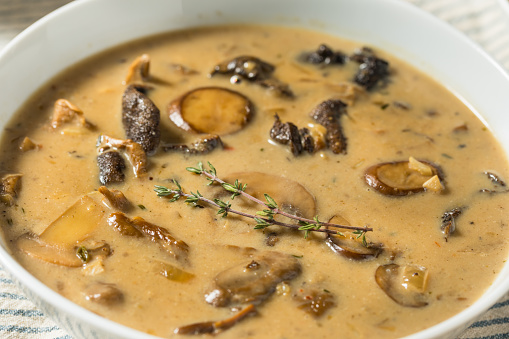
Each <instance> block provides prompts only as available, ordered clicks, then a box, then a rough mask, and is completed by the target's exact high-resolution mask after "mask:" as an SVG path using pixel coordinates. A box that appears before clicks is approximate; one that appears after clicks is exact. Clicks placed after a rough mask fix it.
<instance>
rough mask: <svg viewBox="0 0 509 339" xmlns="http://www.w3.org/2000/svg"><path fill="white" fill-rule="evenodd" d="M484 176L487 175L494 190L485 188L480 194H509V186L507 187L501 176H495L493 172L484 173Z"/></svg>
mask: <svg viewBox="0 0 509 339" xmlns="http://www.w3.org/2000/svg"><path fill="white" fill-rule="evenodd" d="M484 174H486V176H487V177H488V179H489V180H490V181H491V183H492V184H493V187H494V188H493V189H490V188H483V189H481V190H480V192H482V193H490V194H494V193H504V192H509V189H508V188H507V185H506V183H505V181H504V180H502V178H500V176H499V175H497V174H495V173H493V172H488V171H486V172H484Z"/></svg>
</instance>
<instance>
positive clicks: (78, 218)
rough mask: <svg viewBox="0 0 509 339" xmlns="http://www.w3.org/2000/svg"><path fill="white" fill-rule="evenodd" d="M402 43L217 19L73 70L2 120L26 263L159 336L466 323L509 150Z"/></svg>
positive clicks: (501, 223)
mask: <svg viewBox="0 0 509 339" xmlns="http://www.w3.org/2000/svg"><path fill="white" fill-rule="evenodd" d="M388 52H389V53H390V51H388ZM388 52H386V51H383V50H380V49H378V48H372V47H371V46H364V45H362V44H360V43H355V42H350V41H345V40H342V39H339V38H337V37H333V36H328V35H324V34H322V33H318V32H312V31H305V30H300V29H290V28H281V27H263V26H228V27H213V28H211V27H209V28H203V29H193V30H187V31H181V32H174V33H170V34H166V35H161V36H156V37H152V38H147V39H144V40H141V41H135V42H132V43H130V44H127V45H124V46H120V47H118V48H115V49H112V50H109V51H106V52H104V53H102V54H100V55H97V56H95V57H93V58H90V59H88V60H85V61H84V62H82V63H80V64H78V65H76V66H74V67H72V68H70V69H68V70H66V71H65V72H63V73H62V74H60V75H58V76H56V77H55V78H54V79H53V80H51V81H50V82H49V83H48V84H47V85H46V86H44V87H43V88H42V89H41V90H40V91H38V92H37V93H36V94H34V96H33V97H32V98H31V99H30V100H29V101H28V102H27V103H26V104H25V105H24V106H23V107H22V108H21V110H20V111H19V113H18V114H17V115H16V116H15V117H14V118H13V119H12V121H11V122H10V123H9V124H8V126H7V127H6V128H5V131H4V134H3V140H2V144H1V168H2V174H3V178H2V184H1V195H0V198H1V200H2V202H3V204H4V205H5V206H4V208H3V212H2V219H1V220H2V224H3V230H4V233H5V236H6V238H7V239H8V243H9V244H10V247H11V250H12V251H13V253H14V256H15V258H16V259H17V260H18V261H19V262H20V263H21V264H22V265H23V266H24V267H26V268H27V270H29V271H30V272H31V273H32V274H33V275H34V276H36V277H37V278H38V279H40V280H41V281H42V282H44V283H45V284H47V285H48V286H49V287H51V288H52V289H54V290H55V291H57V292H58V293H60V294H62V295H63V296H65V297H66V298H69V299H70V300H72V301H73V302H75V303H77V304H79V305H81V306H83V307H85V308H87V309H89V310H91V311H92V312H94V313H97V314H99V315H102V316H104V317H106V318H109V319H112V320H113V321H116V322H119V323H121V324H124V325H127V326H130V327H132V328H135V329H138V330H141V331H144V332H146V333H150V334H154V335H157V336H161V337H180V336H185V335H206V334H217V335H218V336H219V337H221V338H255V337H256V338H337V337H338V336H341V337H342V338H394V337H400V336H404V335H407V334H410V333H413V332H417V331H419V330H422V329H425V328H427V327H430V326H432V325H435V324H437V323H439V322H441V321H443V320H445V319H447V318H449V317H451V316H453V315H454V314H456V313H458V312H460V311H461V310H463V309H465V308H466V307H468V306H470V305H471V304H472V303H473V302H475V300H476V299H477V298H479V296H481V294H482V293H483V291H485V290H486V288H487V287H488V286H489V285H490V283H491V282H492V281H493V280H494V279H495V278H496V276H497V274H498V272H499V270H500V269H501V267H502V266H503V264H504V262H505V260H506V259H507V252H508V250H507V240H506V239H507V238H508V229H507V226H506V220H507V214H508V213H507V211H505V208H506V206H509V204H508V194H507V190H508V188H507V186H506V184H505V181H504V180H505V179H507V178H508V177H509V175H508V165H507V161H506V159H505V154H504V151H503V150H502V149H501V147H500V146H499V144H498V143H497V142H496V140H494V138H493V136H492V135H491V133H490V131H489V129H488V128H487V127H486V126H484V125H483V124H482V123H481V122H480V121H479V119H478V118H477V117H476V116H475V115H474V114H473V113H472V112H471V111H470V110H469V109H468V108H467V107H466V106H465V105H464V104H463V103H462V102H461V101H460V100H459V99H458V98H456V97H455V96H454V95H453V94H451V93H449V92H447V91H446V90H445V89H444V88H443V87H442V86H440V85H438V84H437V83H435V82H434V81H433V80H431V79H430V78H429V77H427V76H426V75H425V74H422V73H420V72H418V71H416V70H415V69H413V68H412V67H410V66H408V65H407V64H406V63H404V62H402V61H400V60H397V59H395V58H394V57H391V56H390V54H389V53H388ZM239 213H240V214H239Z"/></svg>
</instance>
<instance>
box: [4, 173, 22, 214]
mask: <svg viewBox="0 0 509 339" xmlns="http://www.w3.org/2000/svg"><path fill="white" fill-rule="evenodd" d="M22 176H23V175H22V174H7V175H5V176H3V177H2V180H0V201H1V202H3V203H4V204H5V205H7V206H12V205H14V202H15V199H16V197H17V196H18V192H19V190H20V186H21V177H22Z"/></svg>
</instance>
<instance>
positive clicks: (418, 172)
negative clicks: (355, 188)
mask: <svg viewBox="0 0 509 339" xmlns="http://www.w3.org/2000/svg"><path fill="white" fill-rule="evenodd" d="M417 162H418V163H419V164H420V165H419V166H418V167H414V166H413V165H412V163H414V161H411V160H409V161H394V162H384V163H380V164H377V165H374V166H371V167H369V168H368V169H367V170H366V172H365V174H364V179H365V181H366V183H367V184H368V185H369V186H371V187H373V188H374V189H375V190H377V191H378V192H380V193H382V194H385V195H394V196H404V195H408V194H410V193H418V192H423V191H424V190H425V189H426V185H425V184H426V183H427V182H428V181H429V180H432V181H433V180H435V179H438V181H439V182H441V181H442V180H443V175H442V172H441V170H440V168H439V167H438V166H436V165H434V164H432V163H430V162H427V161H424V160H417Z"/></svg>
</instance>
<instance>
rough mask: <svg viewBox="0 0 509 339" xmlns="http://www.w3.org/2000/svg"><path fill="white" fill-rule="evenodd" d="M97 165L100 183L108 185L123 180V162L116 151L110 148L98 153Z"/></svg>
mask: <svg viewBox="0 0 509 339" xmlns="http://www.w3.org/2000/svg"><path fill="white" fill-rule="evenodd" d="M97 166H99V181H100V182H101V184H103V185H109V184H112V183H117V182H123V181H124V179H125V175H124V169H125V162H124V158H122V156H121V155H120V153H118V152H117V151H114V150H111V151H108V152H103V153H101V154H99V155H98V156H97Z"/></svg>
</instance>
